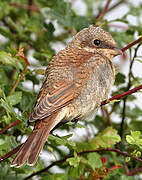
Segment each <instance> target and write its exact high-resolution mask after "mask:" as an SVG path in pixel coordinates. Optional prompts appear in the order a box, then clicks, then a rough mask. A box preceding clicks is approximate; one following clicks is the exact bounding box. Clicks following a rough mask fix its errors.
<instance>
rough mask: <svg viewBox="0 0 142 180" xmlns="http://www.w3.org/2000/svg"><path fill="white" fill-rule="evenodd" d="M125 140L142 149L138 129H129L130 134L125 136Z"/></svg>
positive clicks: (141, 139) (141, 140)
mask: <svg viewBox="0 0 142 180" xmlns="http://www.w3.org/2000/svg"><path fill="white" fill-rule="evenodd" d="M126 141H127V142H128V143H129V144H131V145H136V146H138V147H139V148H140V149H142V138H141V133H140V131H131V135H127V136H126Z"/></svg>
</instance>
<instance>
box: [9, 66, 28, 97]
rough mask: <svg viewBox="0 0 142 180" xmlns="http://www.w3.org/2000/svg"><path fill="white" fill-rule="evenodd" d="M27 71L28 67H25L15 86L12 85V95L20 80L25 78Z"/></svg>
mask: <svg viewBox="0 0 142 180" xmlns="http://www.w3.org/2000/svg"><path fill="white" fill-rule="evenodd" d="M26 71H27V67H25V68H24V70H23V71H22V72H21V73H20V74H19V76H18V79H17V81H16V82H15V84H14V86H13V87H12V89H11V91H10V93H9V95H11V94H12V93H13V92H14V91H15V89H16V87H17V86H18V84H19V83H20V81H21V80H22V79H23V78H24V73H25V72H26Z"/></svg>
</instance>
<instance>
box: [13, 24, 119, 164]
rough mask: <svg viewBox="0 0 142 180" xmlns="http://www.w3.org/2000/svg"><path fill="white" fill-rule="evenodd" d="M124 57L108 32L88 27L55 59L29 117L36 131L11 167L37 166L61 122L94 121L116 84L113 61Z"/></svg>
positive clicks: (51, 62)
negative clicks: (50, 134) (47, 142)
mask: <svg viewBox="0 0 142 180" xmlns="http://www.w3.org/2000/svg"><path fill="white" fill-rule="evenodd" d="M121 54H122V51H121V50H120V49H119V48H118V47H117V46H116V43H115V41H114V39H113V37H112V36H111V34H110V33H109V32H106V31H105V30H103V29H102V28H101V27H100V26H89V27H87V28H84V29H82V30H81V31H80V32H78V33H77V34H76V35H75V36H74V37H73V38H72V41H71V42H69V43H68V44H67V46H66V48H65V49H63V50H61V51H59V52H58V53H57V54H56V55H55V56H54V57H53V58H52V60H51V61H50V63H49V65H48V67H47V69H46V72H45V80H44V82H43V85H42V87H41V89H40V91H39V94H38V97H37V101H36V104H35V107H34V110H33V112H32V113H31V115H30V117H29V122H35V125H34V128H33V131H32V133H31V134H30V135H29V137H28V138H27V140H26V141H25V143H24V144H23V145H22V146H21V148H20V149H19V151H18V152H17V154H16V156H15V158H14V159H13V161H12V163H11V166H15V167H20V166H22V165H23V164H24V163H25V162H26V163H27V164H28V165H29V166H33V165H35V163H36V161H37V159H38V156H39V153H40V151H41V150H42V148H43V146H44V144H45V142H46V140H47V137H48V135H49V133H50V132H51V131H52V130H53V129H54V128H55V126H57V125H58V124H60V123H61V122H69V121H74V120H87V119H90V118H94V117H95V114H96V112H97V110H98V108H99V107H100V105H101V102H102V101H103V100H105V99H106V98H108V94H109V92H110V90H111V87H112V85H113V83H114V80H115V68H114V65H113V63H112V58H113V57H115V56H117V55H121Z"/></svg>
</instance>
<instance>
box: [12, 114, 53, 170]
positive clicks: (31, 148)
mask: <svg viewBox="0 0 142 180" xmlns="http://www.w3.org/2000/svg"><path fill="white" fill-rule="evenodd" d="M55 125H56V122H55V117H54V119H53V116H51V117H48V118H46V119H45V120H41V121H38V122H37V123H36V125H35V128H34V130H33V132H32V133H31V134H30V136H29V137H28V139H27V140H26V142H25V143H24V144H23V145H22V146H21V148H20V149H19V151H18V153H17V154H16V156H15V158H14V160H13V161H12V163H11V166H12V167H13V166H16V167H20V166H22V165H23V164H24V163H25V162H26V161H27V164H28V165H29V166H33V165H34V164H35V163H36V161H37V158H38V155H39V153H40V151H41V149H42V148H43V145H44V143H45V141H46V139H47V136H48V135H49V133H50V131H51V129H52V128H53V127H54V126H55Z"/></svg>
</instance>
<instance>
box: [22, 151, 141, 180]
mask: <svg viewBox="0 0 142 180" xmlns="http://www.w3.org/2000/svg"><path fill="white" fill-rule="evenodd" d="M102 151H112V152H116V153H118V154H120V155H121V156H123V157H131V156H130V155H129V154H128V153H126V152H122V151H120V150H119V149H114V148H104V149H96V150H87V151H85V150H84V151H81V152H78V153H77V155H78V156H81V155H83V154H87V153H92V152H102ZM73 156H74V155H68V156H66V157H65V158H63V159H61V160H57V161H55V162H53V163H52V164H50V165H49V166H47V167H46V168H44V169H42V170H40V171H37V172H35V173H33V174H31V175H30V176H28V177H26V178H24V179H23V180H27V179H30V178H32V177H34V176H36V175H40V174H41V173H43V172H46V171H48V170H49V169H50V168H51V167H53V166H55V165H58V164H59V163H63V162H65V161H66V160H67V159H68V158H71V157H73ZM133 158H134V159H136V160H138V161H140V162H142V159H139V158H137V157H133Z"/></svg>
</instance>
